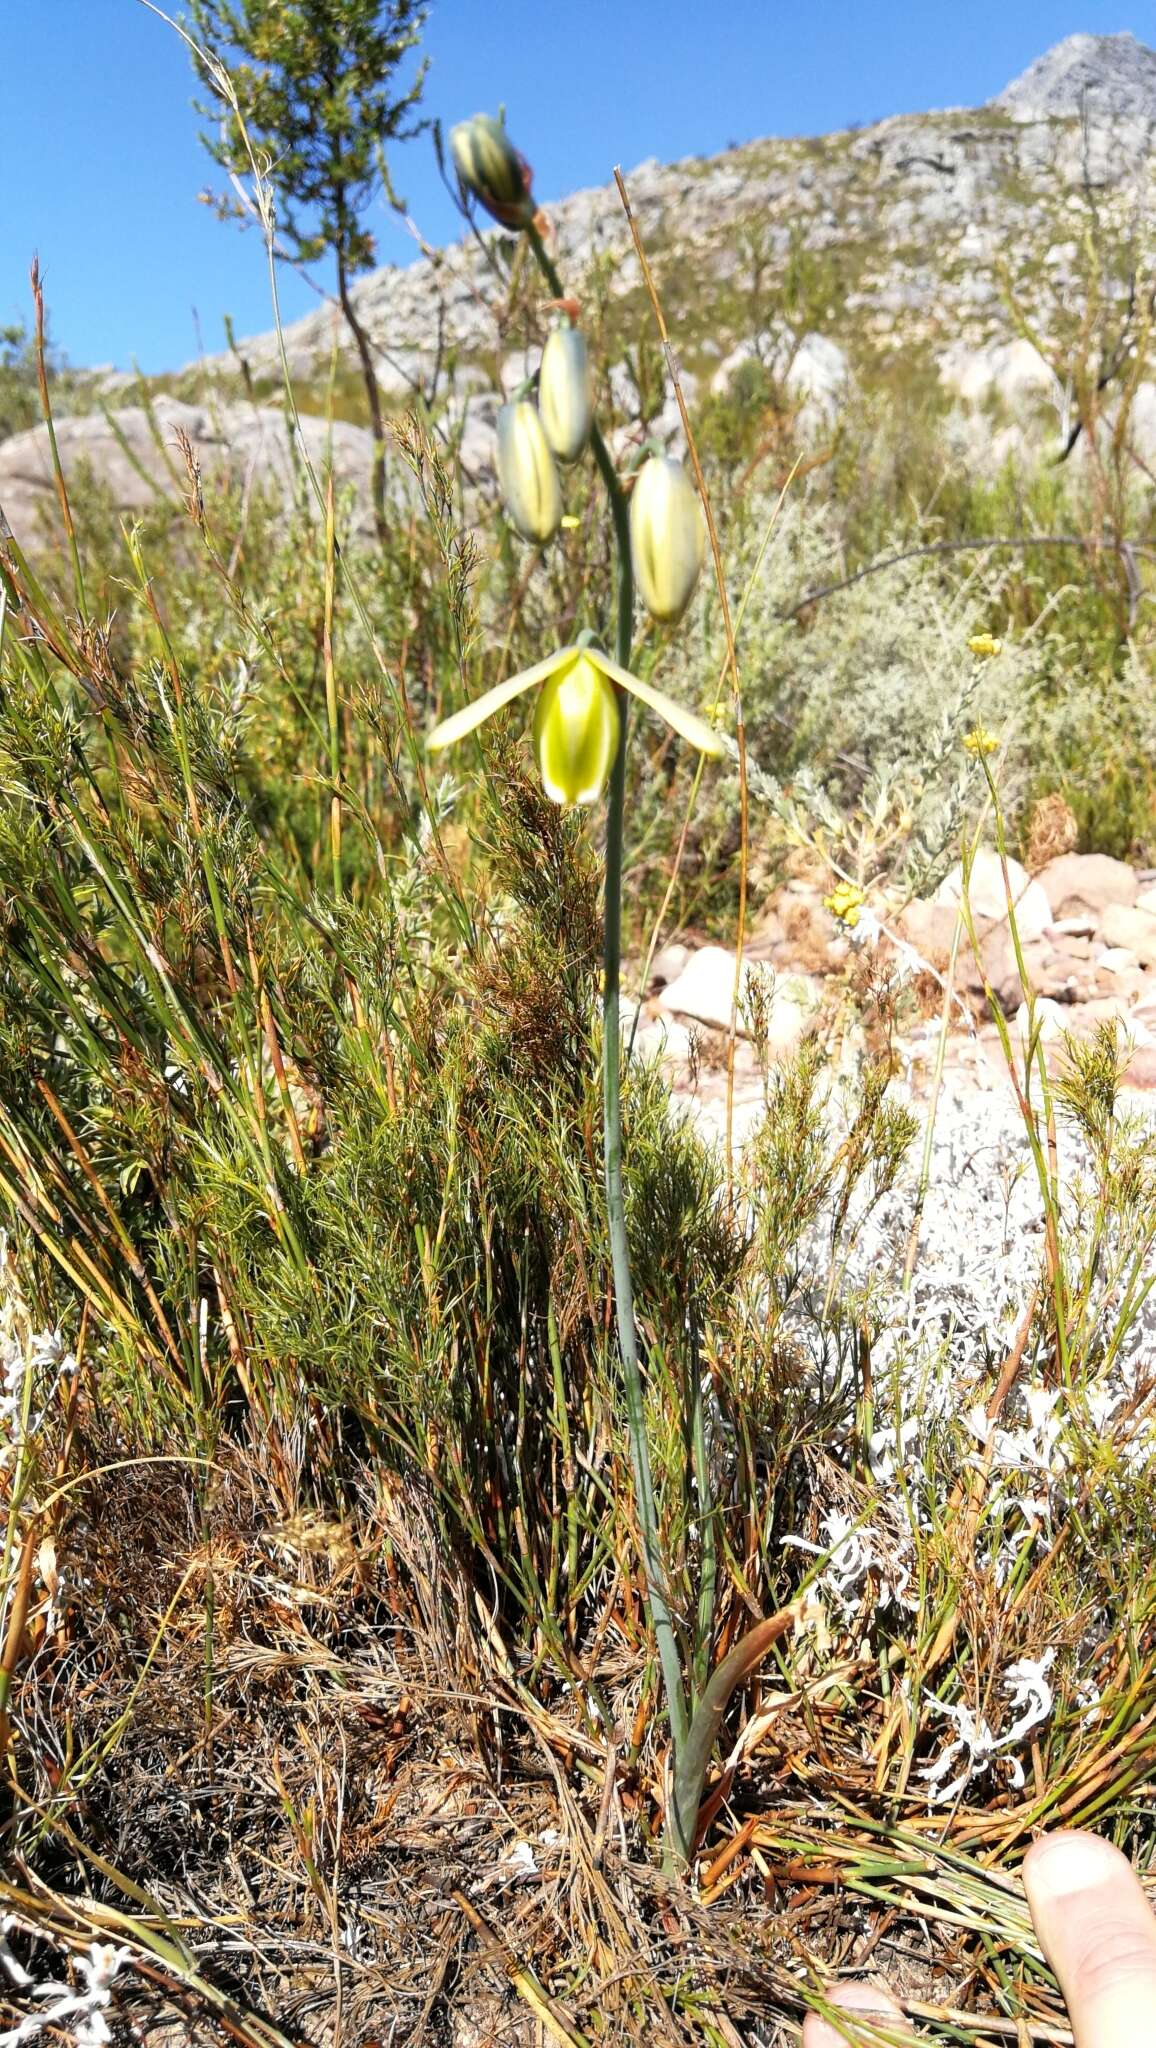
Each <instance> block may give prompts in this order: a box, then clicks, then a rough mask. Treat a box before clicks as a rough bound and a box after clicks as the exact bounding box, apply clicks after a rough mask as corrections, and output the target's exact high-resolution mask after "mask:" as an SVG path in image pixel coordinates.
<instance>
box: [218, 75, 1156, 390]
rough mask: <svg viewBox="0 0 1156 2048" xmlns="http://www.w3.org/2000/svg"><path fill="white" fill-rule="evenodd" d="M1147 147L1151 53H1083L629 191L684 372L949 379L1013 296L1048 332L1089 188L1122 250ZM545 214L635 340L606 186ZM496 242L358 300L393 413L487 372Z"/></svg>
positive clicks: (265, 353) (314, 352)
mask: <svg viewBox="0 0 1156 2048" xmlns="http://www.w3.org/2000/svg"><path fill="white" fill-rule="evenodd" d="M1082 115H1083V116H1084V119H1083V120H1081V116H1082ZM1154 128H1156V51H1153V50H1150V49H1147V48H1145V47H1144V46H1143V45H1142V44H1140V43H1138V42H1137V41H1136V40H1135V39H1134V38H1133V37H1132V36H1130V35H1120V36H1101V37H1096V36H1072V37H1069V38H1068V40H1067V41H1066V42H1063V43H1060V44H1058V45H1057V46H1056V48H1055V49H1053V50H1050V51H1049V52H1048V53H1047V54H1046V55H1045V56H1043V57H1041V58H1040V59H1039V60H1038V61H1037V62H1036V63H1035V64H1033V65H1032V66H1031V67H1030V69H1029V70H1028V71H1026V72H1025V73H1024V74H1023V76H1022V77H1021V78H1019V79H1016V80H1015V81H1013V83H1012V84H1011V85H1009V86H1008V87H1007V88H1006V90H1005V91H1004V92H1002V93H1001V94H1000V95H999V96H998V97H997V99H995V100H993V101H992V102H991V104H990V105H989V106H987V107H982V108H979V109H976V110H972V111H963V110H958V109H956V110H951V111H947V112H942V113H929V114H924V115H917V116H911V115H902V116H897V117H894V118H892V119H890V120H885V121H882V122H879V123H877V124H875V125H874V126H872V127H870V128H863V129H859V130H845V131H842V132H840V133H836V134H832V135H825V136H819V137H813V138H797V139H793V140H786V141H776V140H766V141H760V142H751V143H747V144H744V145H743V146H742V147H740V148H737V149H733V150H728V151H727V152H725V153H724V154H723V155H721V156H718V157H713V158H700V157H688V158H685V159H683V160H682V161H681V162H679V163H676V164H672V165H662V164H658V163H656V162H653V161H651V162H647V163H643V164H640V165H638V166H637V167H636V168H635V169H634V170H633V171H631V172H630V173H629V174H628V177H627V184H628V187H629V191H630V196H631V201H632V204H633V206H634V208H635V212H636V214H637V216H638V221H639V225H640V228H641V231H642V235H643V238H644V240H645V243H646V246H647V250H648V252H649V254H650V256H651V260H652V262H653V263H654V264H655V267H656V270H657V273H658V277H659V282H660V286H661V289H662V291H663V296H664V300H665V303H666V306H667V312H668V318H669V319H670V322H671V326H672V329H674V330H675V331H676V332H677V333H678V336H679V341H680V347H681V349H682V351H683V354H684V356H685V358H686V360H687V362H688V364H689V366H690V368H691V369H692V371H696V372H698V373H700V374H701V373H707V374H709V375H714V374H715V373H716V372H717V369H718V366H719V364H720V363H722V362H723V361H725V359H726V357H727V355H728V354H729V353H730V352H731V351H732V350H733V349H734V348H735V347H736V346H737V345H739V344H741V343H743V342H744V341H750V340H752V339H753V338H755V337H757V336H758V335H760V334H761V333H762V332H763V331H764V330H765V329H766V328H767V327H768V326H772V327H773V326H774V325H775V324H776V322H777V321H780V322H786V323H789V321H790V318H791V315H792V314H794V315H796V316H804V317H805V318H806V320H807V322H808V324H809V325H813V326H814V327H815V328H816V329H817V330H818V331H819V332H820V333H822V334H824V335H827V336H829V337H830V338H831V339H833V340H834V341H836V342H837V343H838V345H839V346H840V347H841V348H843V349H844V350H845V351H846V352H847V354H848V355H849V357H850V358H851V360H852V362H853V363H854V362H855V361H856V359H858V360H859V361H864V360H869V359H870V358H871V357H878V356H884V357H887V356H894V355H896V354H897V353H898V352H899V351H902V352H903V354H904V356H905V357H907V356H909V354H910V351H912V350H913V349H915V350H916V351H920V352H922V351H924V350H930V351H931V354H932V357H933V358H935V357H937V355H938V354H939V353H940V352H941V351H942V350H943V349H944V348H945V347H947V346H948V345H950V344H951V343H953V342H954V343H958V342H959V341H960V340H964V341H966V342H968V343H969V344H971V345H973V346H981V345H983V344H984V343H987V342H991V341H993V340H998V339H1000V338H1003V337H1004V336H1006V334H1007V333H1008V331H1009V324H1008V323H1009V316H1008V311H1007V306H1006V303H1005V293H1006V292H1007V291H1008V290H1009V289H1010V290H1011V291H1013V292H1018V293H1021V294H1022V295H1023V297H1024V300H1025V303H1026V304H1027V305H1028V306H1029V307H1030V308H1031V309H1032V310H1033V311H1035V312H1036V313H1037V314H1039V315H1040V316H1041V317H1046V314H1047V310H1048V304H1049V301H1050V300H1051V299H1052V298H1053V297H1055V296H1057V295H1062V294H1064V293H1065V292H1066V291H1068V290H1069V289H1070V288H1071V287H1072V286H1073V285H1074V283H1075V282H1076V273H1077V259H1078V250H1077V247H1076V244H1075V242H1074V240H1073V226H1074V224H1075V215H1076V212H1077V210H1078V209H1079V207H1080V206H1081V204H1082V200H1081V195H1082V193H1083V192H1084V191H1085V189H1086V188H1087V187H1090V188H1091V189H1092V190H1093V191H1094V192H1095V194H1096V198H1097V203H1098V206H1099V210H1100V214H1101V218H1102V222H1103V226H1104V230H1105V232H1106V233H1107V234H1108V235H1112V234H1116V235H1118V236H1120V237H1126V236H1128V234H1129V233H1130V232H1131V229H1132V226H1133V216H1134V209H1135V205H1136V199H1137V193H1138V189H1139V188H1140V186H1141V185H1142V183H1143V181H1144V178H1145V174H1146V172H1147V169H1148V164H1149V159H1150V156H1151V151H1152V147H1153V131H1154ZM547 212H548V215H549V219H550V223H551V228H552V231H553V235H554V241H555V247H556V252H557V255H558V259H559V263H560V266H561V268H562V270H563V274H564V276H565V277H566V278H567V279H568V280H570V281H572V282H573V283H575V284H576V285H577V286H579V287H582V286H585V288H586V290H587V291H588V292H589V291H590V289H591V287H592V286H593V289H594V293H595V295H601V294H605V296H606V298H607V300H608V302H609V306H610V309H611V324H612V326H613V327H614V328H615V329H616V330H618V332H619V333H620V334H622V335H624V336H627V337H629V336H630V335H631V333H632V331H633V329H634V327H636V326H637V324H638V322H639V320H640V319H641V318H642V317H643V315H644V308H643V305H642V299H641V279H640V276H639V272H638V266H637V262H636V260H635V258H634V255H633V252H632V250H631V247H630V238H629V234H628V231H627V227H626V223H625V220H624V218H623V214H622V209H621V206H620V204H619V201H618V198H617V194H616V193H615V190H614V187H613V185H607V186H603V187H599V188H597V189H595V190H591V191H584V192H577V193H574V194H572V195H571V196H570V197H569V198H567V199H564V200H562V201H561V202H560V203H559V204H557V205H551V206H549V207H548V208H547ZM484 239H485V242H486V243H487V244H488V245H489V246H488V248H487V247H483V246H481V245H480V244H479V242H478V241H477V240H475V239H472V238H466V239H464V240H463V241H462V242H461V243H459V244H458V245H456V246H454V247H452V248H449V249H445V250H442V251H439V252H436V253H435V254H433V255H431V256H429V257H423V258H421V259H419V260H418V261H417V262H415V263H413V264H411V265H409V266H408V267H405V268H394V267H387V268H385V269H381V270H378V271H375V272H374V273H372V274H371V275H370V276H367V277H366V278H364V279H362V280H361V281H360V283H359V284H358V285H357V286H356V289H355V298H356V301H357V305H358V310H359V312H360V314H361V316H362V318H363V319H364V320H365V321H366V323H367V325H368V327H369V329H370V332H371V333H372V335H373V337H374V340H375V342H376V343H377V345H378V347H379V349H380V350H381V351H382V374H383V376H384V378H385V381H386V383H387V384H388V385H389V386H390V387H391V388H392V391H393V393H394V394H395V395H396V397H397V398H398V399H399V400H400V399H403V398H404V397H405V395H406V394H407V392H409V391H410V390H411V389H412V388H413V387H414V386H415V385H418V386H420V387H421V388H423V389H424V390H425V392H426V393H427V395H429V393H430V392H431V390H432V391H435V392H436V390H437V389H438V387H439V386H442V385H444V383H445V382H446V381H447V379H457V380H460V379H461V378H462V377H463V375H464V376H465V377H466V379H467V381H476V380H478V379H480V378H481V376H482V374H483V373H484V371H485V370H486V369H487V368H488V367H490V358H491V357H492V354H493V350H494V347H495V342H496V340H497V339H499V337H497V336H496V335H495V322H494V315H493V303H494V300H495V296H496V293H495V279H494V276H493V274H492V251H493V248H494V246H495V245H500V244H501V243H502V241H503V237H502V236H501V235H500V234H497V233H495V234H492V235H487V236H486V237H485V238H484ZM335 331H336V338H337V342H338V346H339V347H340V348H343V349H344V348H345V347H346V342H345V337H344V336H343V335H342V334H341V332H340V326H339V324H338V327H337V329H336V330H335V324H334V319H333V314H332V312H331V310H329V309H328V308H322V309H320V310H319V311H318V312H316V313H314V314H312V315H310V316H308V317H307V318H306V319H304V320H301V321H298V322H296V323H295V324H294V325H293V326H291V327H290V328H289V329H288V331H287V340H288V344H289V352H290V360H291V363H292V364H293V367H294V369H295V370H297V371H298V372H300V373H301V374H308V373H310V372H311V371H312V372H315V371H316V370H317V369H318V367H319V366H320V365H321V364H322V362H327V361H328V356H329V350H330V348H331V346H332V344H333V339H334V334H335ZM242 352H243V354H244V356H245V359H246V361H247V362H248V364H249V365H250V368H251V369H252V370H253V372H254V373H255V374H261V375H265V374H271V373H272V372H273V370H274V368H275V362H274V355H275V342H274V337H273V336H271V335H262V336H257V337H254V338H252V339H251V340H249V341H247V342H245V343H243V344H242ZM216 363H217V366H218V367H219V368H220V369H221V370H222V371H225V370H227V369H228V368H229V359H228V358H218V359H216ZM233 367H235V365H234V366H233Z"/></svg>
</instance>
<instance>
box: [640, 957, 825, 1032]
mask: <svg viewBox="0 0 1156 2048" xmlns="http://www.w3.org/2000/svg"><path fill="white" fill-rule="evenodd" d="M755 976H766V978H767V986H768V987H769V988H770V991H771V994H770V1000H769V1002H768V1004H767V1026H768V1044H769V1047H770V1050H771V1051H772V1052H773V1053H786V1052H789V1051H790V1050H791V1048H792V1047H793V1046H795V1045H797V1044H798V1042H799V1040H800V1039H801V1038H802V1036H803V1034H804V1032H805V1030H806V1028H807V1024H808V1020H809V1018H810V1016H811V1014H812V1012H813V1011H814V1010H815V1008H816V1007H817V1002H818V998H817V993H816V990H815V987H814V984H813V983H812V982H810V981H809V980H808V978H807V977H806V976H804V975H797V974H796V975H790V976H789V977H786V978H784V979H775V980H772V978H771V977H770V976H769V974H768V972H767V969H766V968H765V967H763V966H760V965H758V964H757V963H750V964H747V965H745V966H744V990H746V989H749V987H750V983H751V978H752V977H755ZM734 986H735V955H734V953H733V952H731V951H730V950H729V948H728V947H726V946H703V947H702V948H701V950H700V951H699V952H697V953H694V954H692V955H691V958H690V960H689V961H688V963H687V965H686V967H685V968H684V969H683V971H682V973H681V974H680V975H678V976H677V978H676V979H675V980H674V981H672V982H670V983H669V984H668V985H667V987H666V988H664V989H662V990H661V991H660V993H659V995H658V996H657V997H656V998H655V1007H656V1009H658V1010H660V1011H665V1012H666V1013H668V1014H669V1015H671V1016H675V1017H691V1018H693V1019H694V1021H695V1022H696V1023H698V1024H706V1025H708V1026H709V1027H710V1028H711V1029H712V1030H714V1031H729V1029H730V1020H731V1002H732V999H733V996H734ZM745 1007H746V1006H745V1004H744V1001H743V1000H742V998H741V997H740V1002H739V1012H738V1029H739V1034H740V1036H742V1037H744V1038H749V1037H750V1036H751V1030H750V1020H749V1017H748V1016H747V1015H746V1014H745Z"/></svg>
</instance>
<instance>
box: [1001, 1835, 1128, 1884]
mask: <svg viewBox="0 0 1156 2048" xmlns="http://www.w3.org/2000/svg"><path fill="white" fill-rule="evenodd" d="M1122 1861H1123V1858H1122V1857H1121V1855H1120V1852H1119V1850H1118V1849H1114V1848H1113V1847H1112V1844H1111V1843H1110V1842H1105V1841H1103V1840H1102V1839H1101V1837H1100V1836H1099V1835H1084V1834H1077V1833H1074V1834H1058V1835H1045V1836H1043V1838H1042V1839H1041V1840H1040V1841H1038V1842H1034V1843H1033V1844H1032V1847H1031V1848H1030V1849H1029V1850H1028V1853H1027V1856H1026V1857H1025V1859H1024V1883H1025V1885H1026V1887H1027V1890H1028V1894H1029V1897H1030V1895H1031V1893H1032V1891H1033V1890H1035V1889H1036V1888H1037V1887H1038V1888H1039V1889H1040V1890H1042V1891H1046V1893H1047V1894H1048V1897H1049V1898H1053V1899H1066V1898H1070V1897H1071V1896H1072V1894H1073V1893H1074V1892H1087V1891H1092V1890H1094V1889H1095V1887H1096V1886H1097V1885H1100V1884H1107V1883H1108V1882H1109V1881H1110V1880H1111V1879H1112V1878H1114V1877H1118V1876H1119V1872H1120V1865H1121V1862H1122Z"/></svg>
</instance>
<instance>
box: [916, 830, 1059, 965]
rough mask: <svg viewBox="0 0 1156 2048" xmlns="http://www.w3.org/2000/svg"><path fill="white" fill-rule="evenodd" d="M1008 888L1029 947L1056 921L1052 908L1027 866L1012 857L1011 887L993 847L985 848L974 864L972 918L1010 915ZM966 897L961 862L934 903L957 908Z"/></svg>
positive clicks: (998, 918) (993, 919) (1009, 869)
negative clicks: (964, 896)
mask: <svg viewBox="0 0 1156 2048" xmlns="http://www.w3.org/2000/svg"><path fill="white" fill-rule="evenodd" d="M1008 887H1010V889H1011V895H1012V902H1013V903H1014V905H1015V917H1016V929H1017V931H1018V932H1019V935H1020V939H1021V940H1022V942H1023V943H1024V944H1025V945H1026V944H1027V943H1028V941H1029V940H1031V939H1038V938H1040V937H1042V935H1043V933H1044V932H1046V931H1047V929H1048V926H1049V925H1050V924H1051V921H1052V906H1051V904H1050V903H1049V902H1048V899H1047V896H1046V895H1045V893H1044V890H1043V889H1042V888H1041V886H1040V884H1039V883H1038V882H1034V881H1033V880H1032V878H1031V876H1030V875H1029V873H1028V871H1027V869H1026V868H1025V867H1021V865H1020V863H1019V861H1018V860H1012V859H1011V858H1010V857H1009V859H1008V862H1007V885H1005V882H1004V874H1003V864H1002V863H1001V861H1000V857H999V855H998V854H997V853H996V852H994V850H993V849H992V848H991V847H987V846H981V847H980V849H979V852H978V853H977V854H976V856H975V860H974V861H973V863H972V869H971V880H970V884H969V888H968V894H969V897H970V901H971V910H972V915H973V917H975V918H976V919H981V918H984V919H989V920H990V921H991V922H992V923H993V924H994V923H1000V922H1002V921H1003V920H1005V919H1006V918H1007V914H1008V897H1007V891H1008ZM962 896H963V867H962V864H961V863H960V862H959V861H957V862H956V864H955V866H954V867H953V868H952V869H951V871H950V873H949V874H947V875H945V876H944V878H943V880H942V882H941V883H940V885H939V887H938V889H937V890H936V892H935V896H934V899H933V900H934V901H935V902H936V903H939V904H947V905H950V906H952V907H954V906H955V905H956V904H957V903H959V902H960V901H961V899H962Z"/></svg>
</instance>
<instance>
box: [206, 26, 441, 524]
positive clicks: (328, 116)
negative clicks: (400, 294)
mask: <svg viewBox="0 0 1156 2048" xmlns="http://www.w3.org/2000/svg"><path fill="white" fill-rule="evenodd" d="M425 18H426V8H425V7H424V6H423V5H422V4H421V0H191V5H190V20H191V24H192V27H193V30H194V32H195V34H196V36H197V37H198V38H199V40H200V43H201V45H202V47H203V50H204V51H205V52H206V53H207V54H208V56H209V58H210V59H211V60H212V61H211V62H210V63H209V64H205V63H203V62H202V63H200V64H199V67H198V68H199V71H200V76H201V80H202V83H203V84H204V85H205V86H206V87H208V89H209V90H210V92H211V93H212V94H213V97H212V99H211V100H210V102H209V103H207V104H206V105H205V106H203V107H202V108H201V112H202V113H205V114H206V115H209V116H211V117H212V119H213V120H214V122H215V123H216V127H215V130H214V131H212V132H209V133H207V134H205V135H204V136H203V137H202V140H203V141H204V143H205V147H206V148H207V149H208V150H209V152H210V154H211V155H212V157H213V158H214V160H215V161H216V162H217V163H218V164H219V165H220V166H221V168H222V170H224V171H226V172H227V173H228V175H229V177H230V178H232V179H243V180H247V179H248V177H249V174H250V171H251V167H252V160H253V152H254V151H256V152H257V153H258V156H259V159H260V160H263V161H264V162H265V163H267V166H268V171H267V175H268V179H269V184H270V187H271V189H272V192H273V195H274V199H275V203H276V247H277V248H278V251H279V253H285V254H287V255H288V256H289V258H290V260H292V261H294V262H297V263H315V262H317V261H319V260H320V259H321V258H322V257H325V256H329V257H331V258H332V260H333V263H334V266H335V270H336V280H337V297H338V299H339V301H340V304H341V310H342V313H343V315H344V317H345V319H346V321H347V323H348V325H349V329H350V332H351V334H352V335H353V339H354V343H355V345H356V348H357V355H358V361H359V363H360V366H361V374H362V380H363V382H364V385H365V395H366V400H367V402H368V405H369V416H370V420H371V423H372V426H373V434H374V440H375V442H376V444H377V448H376V459H375V465H374V500H375V505H376V509H377V516H378V523H379V526H380V528H381V531H382V535H383V537H384V532H385V526H386V518H385V416H384V412H383V409H382V403H381V394H380V391H379V389H378V381H377V373H376V370H375V368H374V361H373V346H372V343H371V341H370V339H369V336H368V334H367V333H366V330H365V327H364V326H363V324H362V322H361V320H360V319H359V317H358V313H357V309H356V307H355V305H354V303H353V299H352V297H351V295H350V289H349V288H350V285H351V283H352V281H353V280H354V279H355V278H356V277H357V276H358V275H359V274H360V273H361V272H362V271H365V270H369V269H371V268H372V266H373V263H374V261H375V247H374V240H373V236H372V234H371V233H370V231H369V229H368V227H367V226H366V225H365V213H366V209H367V207H368V206H369V203H370V201H371V199H373V198H374V196H375V195H376V194H377V193H378V192H379V191H380V190H381V188H382V184H383V181H384V182H385V184H386V189H387V191H388V190H389V186H388V169H387V163H386V156H385V152H386V150H387V148H389V146H390V145H391V144H393V143H396V142H403V141H406V140H407V139H409V138H410V137H412V136H414V135H417V134H418V133H420V131H421V129H422V127H423V126H424V123H423V122H422V121H421V120H420V119H419V118H418V115H417V111H416V110H417V107H418V105H419V103H420V101H421V95H422V88H423V85H424V82H425V65H424V64H420V65H419V66H418V67H417V69H416V71H415V72H414V73H413V75H412V76H411V77H409V78H408V81H407V79H406V76H405V67H406V60H407V59H408V58H409V56H410V54H411V52H412V51H413V50H415V49H416V48H417V46H418V43H419V41H420V37H421V30H422V27H423V24H424V22H425ZM215 65H217V66H219V65H223V66H224V67H225V68H226V69H227V71H228V73H229V76H230V79H231V81H232V85H233V89H234V92H235V95H236V101H235V104H234V103H232V102H230V101H229V100H227V99H225V98H223V97H222V96H221V94H220V91H219V88H218V87H217V85H216V81H215V77H214V66H215ZM390 196H392V194H391V195H390Z"/></svg>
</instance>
